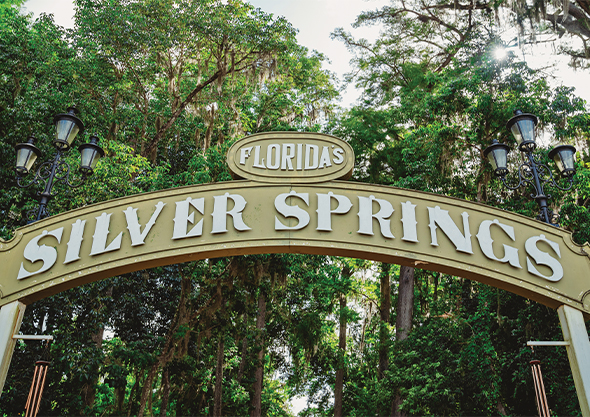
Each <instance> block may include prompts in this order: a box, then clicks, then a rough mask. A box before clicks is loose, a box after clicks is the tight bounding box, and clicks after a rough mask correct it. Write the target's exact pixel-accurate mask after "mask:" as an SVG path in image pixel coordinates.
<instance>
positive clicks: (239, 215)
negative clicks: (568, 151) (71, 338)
mask: <svg viewBox="0 0 590 417" xmlns="http://www.w3.org/2000/svg"><path fill="white" fill-rule="evenodd" d="M227 162H228V164H229V167H230V170H231V171H232V173H233V175H234V177H235V178H236V181H231V182H223V183H216V184H205V185H195V186H188V187H182V188H175V189H170V190H164V191H158V192H152V193H146V194H140V195H135V196H131V197H125V198H120V199H116V200H111V201H107V202H103V203H99V204H95V205H92V206H88V207H84V208H81V209H77V210H73V211H70V212H67V213H62V214H59V215H56V216H52V217H50V218H47V219H45V220H43V221H39V222H37V223H34V224H31V225H28V226H25V227H22V228H20V229H18V230H17V232H16V236H15V237H14V238H13V239H12V240H10V241H8V242H4V241H0V265H2V272H1V275H0V306H2V309H1V310H0V354H1V355H2V369H1V371H2V374H0V387H1V386H2V385H3V383H4V379H5V376H6V372H7V371H8V365H9V363H10V358H11V356H12V352H13V349H14V342H13V339H12V336H13V335H14V334H15V333H17V332H18V329H19V327H20V321H21V319H22V314H23V312H24V308H25V305H27V304H30V303H32V302H34V301H36V300H39V299H41V298H44V297H47V296H49V295H52V294H55V293H58V292H60V291H63V290H66V289H68V288H72V287H75V286H79V285H82V284H85V283H88V282H92V281H96V280H99V279H103V278H107V277H112V276H115V275H120V274H124V273H127V272H131V271H137V270H140V269H145V268H151V267H155V266H160V265H168V264H172V263H179V262H187V261H191V260H198V259H204V258H211V257H221V256H234V255H244V254H262V253H303V254H325V255H339V256H347V257H355V258H364V259H371V260H375V261H382V262H388V263H397V264H402V265H410V266H416V267H418V268H422V269H429V270H433V271H439V272H443V273H448V274H452V275H456V276H460V277H465V278H468V279H472V280H476V281H479V282H483V283H485V284H489V285H492V286H494V287H498V288H502V289H505V290H508V291H510V292H513V293H516V294H519V295H522V296H524V297H527V298H529V299H531V300H535V301H537V302H539V303H541V304H544V305H547V306H549V307H551V308H555V309H558V312H559V316H560V319H561V324H562V327H563V331H564V336H565V340H566V341H567V342H569V346H568V353H569V358H570V364H571V367H572V372H573V375H574V379H575V382H576V389H577V392H578V396H579V399H580V404H581V408H582V412H583V414H584V415H589V416H590V407H589V406H588V398H590V343H589V341H588V335H587V333H586V328H585V324H584V317H583V315H584V314H586V315H587V314H590V296H589V295H588V294H589V293H590V259H589V258H588V252H589V251H588V249H589V248H588V246H583V247H581V246H578V245H576V244H575V243H574V242H573V241H572V237H571V234H570V233H569V232H567V231H565V230H562V229H559V228H556V227H552V226H549V225H547V224H545V223H541V222H538V221H536V220H532V219H529V218H527V217H524V216H520V215H517V214H514V213H509V212H506V211H503V210H499V209H496V208H492V207H488V206H485V205H482V204H477V203H473V202H469V201H465V200H460V199H456V198H451V197H445V196H441V195H435V194H429V193H424V192H418V191H410V190H405V189H399V188H393V187H386V186H378V185H372V184H362V183H356V182H349V181H343V180H345V179H348V178H349V177H350V175H351V173H352V169H353V166H354V155H353V151H352V148H351V147H350V146H349V145H348V144H347V143H346V142H344V141H342V140H340V139H338V138H336V137H333V136H328V135H324V134H317V133H294V132H270V133H263V134H256V135H251V136H248V137H246V138H244V139H241V140H239V141H238V142H236V143H235V144H234V145H233V146H232V147H231V148H230V150H229V152H228V156H227Z"/></svg>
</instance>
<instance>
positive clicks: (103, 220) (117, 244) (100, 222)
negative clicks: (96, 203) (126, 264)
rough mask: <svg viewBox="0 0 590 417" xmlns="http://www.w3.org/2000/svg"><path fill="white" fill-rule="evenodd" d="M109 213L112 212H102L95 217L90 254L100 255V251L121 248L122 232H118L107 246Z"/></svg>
mask: <svg viewBox="0 0 590 417" xmlns="http://www.w3.org/2000/svg"><path fill="white" fill-rule="evenodd" d="M111 215H112V213H109V214H106V213H102V214H101V215H100V216H98V217H96V226H95V227H94V235H93V236H92V250H91V251H90V255H100V254H101V253H105V252H111V251H114V250H117V249H121V239H122V238H123V232H120V233H119V234H118V235H117V237H116V238H114V239H113V241H112V242H111V244H110V245H109V246H108V247H107V237H108V235H109V226H110V223H111Z"/></svg>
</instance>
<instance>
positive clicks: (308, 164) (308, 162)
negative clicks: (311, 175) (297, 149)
mask: <svg viewBox="0 0 590 417" xmlns="http://www.w3.org/2000/svg"><path fill="white" fill-rule="evenodd" d="M312 150H313V152H312ZM319 153H320V148H319V147H318V145H310V144H309V143H307V144H305V169H316V168H317V167H318V159H319ZM312 154H313V161H312Z"/></svg>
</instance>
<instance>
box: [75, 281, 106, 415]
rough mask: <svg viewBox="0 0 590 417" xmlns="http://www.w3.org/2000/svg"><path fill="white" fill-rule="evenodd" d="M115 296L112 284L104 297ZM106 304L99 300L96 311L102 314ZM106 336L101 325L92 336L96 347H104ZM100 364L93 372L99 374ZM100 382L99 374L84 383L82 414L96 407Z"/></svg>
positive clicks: (99, 348)
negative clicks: (95, 402)
mask: <svg viewBox="0 0 590 417" xmlns="http://www.w3.org/2000/svg"><path fill="white" fill-rule="evenodd" d="M112 296H113V286H110V287H108V288H107V289H106V291H104V294H103V297H112ZM101 299H102V297H101ZM104 308H105V306H104V304H103V303H102V302H101V301H99V304H98V307H97V308H96V313H98V315H101V314H102V313H103V311H104ZM103 337H104V326H100V327H99V328H98V329H97V330H96V333H94V334H93V335H92V336H91V339H92V341H93V342H94V343H95V345H96V348H97V349H98V350H101V349H102V339H103ZM98 366H99V365H98V364H96V365H95V366H94V367H93V370H92V371H91V372H96V373H97V374H98ZM97 384H98V376H97V377H96V378H94V379H93V380H92V381H89V382H88V383H86V384H84V385H83V386H82V389H81V394H82V400H83V401H84V406H85V408H86V409H85V410H83V412H81V413H80V414H85V413H87V412H88V410H89V409H92V408H93V407H94V401H95V400H96V385H97Z"/></svg>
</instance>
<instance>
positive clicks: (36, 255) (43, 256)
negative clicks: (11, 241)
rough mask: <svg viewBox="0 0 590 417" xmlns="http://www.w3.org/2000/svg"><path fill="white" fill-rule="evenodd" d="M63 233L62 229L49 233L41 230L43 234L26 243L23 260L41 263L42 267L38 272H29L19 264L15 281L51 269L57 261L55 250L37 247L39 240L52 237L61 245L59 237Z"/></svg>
mask: <svg viewBox="0 0 590 417" xmlns="http://www.w3.org/2000/svg"><path fill="white" fill-rule="evenodd" d="M63 232H64V228H63V227H60V228H59V229H55V230H52V231H51V232H48V231H47V230H43V233H41V234H40V235H39V236H37V237H34V238H33V239H31V241H30V242H29V243H27V246H25V250H24V252H23V256H24V257H25V259H27V260H29V261H31V262H33V263H35V262H37V261H41V262H43V265H42V266H41V268H40V269H39V270H38V271H35V272H29V271H27V270H26V269H25V266H24V262H21V264H20V270H19V271H18V276H17V277H16V279H23V278H28V277H30V276H32V275H36V274H40V273H42V272H45V271H47V270H48V269H49V268H51V267H52V266H53V265H54V264H55V261H57V250H55V248H52V247H49V246H45V245H42V246H39V240H41V239H43V238H44V237H45V236H53V237H54V238H56V239H57V243H61V235H62V234H63Z"/></svg>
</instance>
